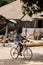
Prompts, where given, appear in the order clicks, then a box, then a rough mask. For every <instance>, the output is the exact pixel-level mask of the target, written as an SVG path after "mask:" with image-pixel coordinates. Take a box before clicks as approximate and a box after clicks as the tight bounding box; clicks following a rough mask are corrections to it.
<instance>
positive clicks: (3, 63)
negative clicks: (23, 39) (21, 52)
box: [0, 44, 43, 65]
mask: <svg viewBox="0 0 43 65" xmlns="http://www.w3.org/2000/svg"><path fill="white" fill-rule="evenodd" d="M10 49H11V46H10V45H9V44H8V45H6V47H3V46H2V44H0V65H43V47H35V48H31V50H32V51H33V57H32V59H31V60H26V59H24V58H23V57H18V58H17V59H12V58H11V56H10Z"/></svg>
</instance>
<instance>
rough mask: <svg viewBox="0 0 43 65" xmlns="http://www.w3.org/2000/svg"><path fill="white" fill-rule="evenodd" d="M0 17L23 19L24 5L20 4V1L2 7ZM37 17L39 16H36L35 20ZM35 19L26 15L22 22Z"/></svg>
mask: <svg viewBox="0 0 43 65" xmlns="http://www.w3.org/2000/svg"><path fill="white" fill-rule="evenodd" d="M0 15H3V16H4V17H6V18H7V19H9V18H10V19H21V17H22V16H23V14H22V3H20V0H16V1H14V2H12V3H10V4H7V5H5V6H2V7H0ZM37 17H39V16H36V15H34V16H33V19H34V18H37ZM41 18H42V17H41ZM33 19H32V17H29V16H28V15H26V16H24V17H23V19H22V21H33Z"/></svg>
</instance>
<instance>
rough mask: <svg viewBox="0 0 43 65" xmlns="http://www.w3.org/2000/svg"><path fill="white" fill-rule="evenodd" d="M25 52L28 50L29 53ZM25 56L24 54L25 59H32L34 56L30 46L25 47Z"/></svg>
mask: <svg viewBox="0 0 43 65" xmlns="http://www.w3.org/2000/svg"><path fill="white" fill-rule="evenodd" d="M29 51H30V56H29ZM25 52H26V54H27V55H26V54H25ZM23 56H24V58H25V59H27V60H30V59H31V58H32V56H33V53H32V50H31V49H30V48H29V47H25V48H24V51H23ZM27 56H28V57H27Z"/></svg>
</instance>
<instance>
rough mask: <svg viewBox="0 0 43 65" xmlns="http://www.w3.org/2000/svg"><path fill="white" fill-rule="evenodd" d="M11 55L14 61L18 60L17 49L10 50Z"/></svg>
mask: <svg viewBox="0 0 43 65" xmlns="http://www.w3.org/2000/svg"><path fill="white" fill-rule="evenodd" d="M10 55H11V57H12V58H13V59H16V58H17V57H18V51H17V48H15V47H13V48H11V50H10Z"/></svg>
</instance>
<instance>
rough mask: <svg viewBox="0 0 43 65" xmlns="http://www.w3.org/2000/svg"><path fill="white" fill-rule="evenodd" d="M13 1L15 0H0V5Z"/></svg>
mask: <svg viewBox="0 0 43 65" xmlns="http://www.w3.org/2000/svg"><path fill="white" fill-rule="evenodd" d="M13 1H16V0H0V7H1V6H3V5H6V4H9V3H11V2H13Z"/></svg>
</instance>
